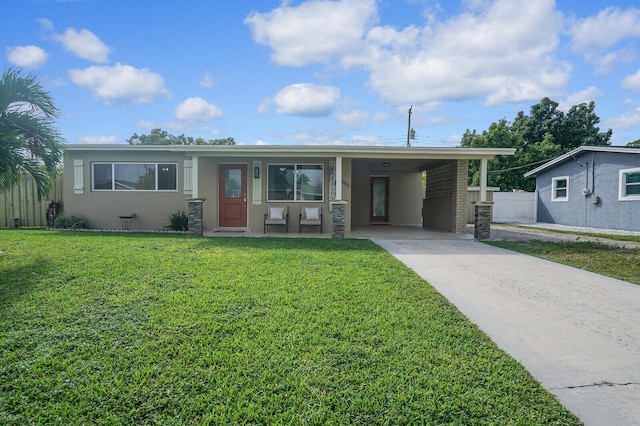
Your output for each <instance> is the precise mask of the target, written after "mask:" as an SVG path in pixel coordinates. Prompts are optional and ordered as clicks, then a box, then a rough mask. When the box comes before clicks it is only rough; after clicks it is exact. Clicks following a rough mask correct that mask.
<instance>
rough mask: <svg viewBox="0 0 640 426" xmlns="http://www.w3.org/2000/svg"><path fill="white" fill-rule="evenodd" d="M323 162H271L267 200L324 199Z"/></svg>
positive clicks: (268, 168) (268, 172) (268, 173)
mask: <svg viewBox="0 0 640 426" xmlns="http://www.w3.org/2000/svg"><path fill="white" fill-rule="evenodd" d="M323 200H324V166H323V165H322V164H269V165H268V166H267V201H323Z"/></svg>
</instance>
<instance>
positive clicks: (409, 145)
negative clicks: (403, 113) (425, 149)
mask: <svg viewBox="0 0 640 426" xmlns="http://www.w3.org/2000/svg"><path fill="white" fill-rule="evenodd" d="M412 109H413V105H411V106H410V107H409V126H408V127H407V148H409V147H411V144H410V143H409V138H410V137H411V110H412Z"/></svg>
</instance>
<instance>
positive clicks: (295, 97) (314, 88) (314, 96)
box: [273, 83, 340, 117]
mask: <svg viewBox="0 0 640 426" xmlns="http://www.w3.org/2000/svg"><path fill="white" fill-rule="evenodd" d="M339 97H340V90H339V89H338V88H337V87H332V86H318V85H315V84H311V83H300V84H292V85H289V86H287V87H285V88H284V89H282V90H280V92H278V94H276V96H275V97H274V98H273V102H274V103H275V104H276V110H277V112H278V113H279V114H288V115H301V116H306V117H320V116H327V115H329V114H331V112H332V111H333V109H334V106H335V103H336V101H337V100H338V98H339Z"/></svg>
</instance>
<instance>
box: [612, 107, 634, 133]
mask: <svg viewBox="0 0 640 426" xmlns="http://www.w3.org/2000/svg"><path fill="white" fill-rule="evenodd" d="M606 126H607V127H608V128H611V129H616V130H624V129H633V128H637V127H639V126H640V107H638V108H636V109H633V110H631V111H627V112H625V113H623V114H622V115H619V116H618V117H611V118H609V119H608V120H606Z"/></svg>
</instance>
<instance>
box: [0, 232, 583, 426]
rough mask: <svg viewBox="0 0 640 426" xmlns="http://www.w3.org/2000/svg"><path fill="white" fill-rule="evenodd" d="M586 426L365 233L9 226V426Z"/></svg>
mask: <svg viewBox="0 0 640 426" xmlns="http://www.w3.org/2000/svg"><path fill="white" fill-rule="evenodd" d="M41 423H42V424H65V425H68V424H136V425H138V424H163V425H172V424H175V425H179V424H434V425H435V424H437V425H443V424H455V425H460V424H499V425H505V424H523V425H534V424H539V425H551V424H568V425H575V424H579V423H580V422H579V420H578V419H577V418H575V417H574V416H573V415H572V414H570V413H569V412H568V411H566V410H565V409H564V408H563V407H562V406H561V405H560V404H559V403H558V402H557V401H556V399H555V398H554V397H553V396H551V395H550V394H549V393H547V392H546V391H545V390H543V389H542V388H541V387H540V385H539V384H538V383H537V382H536V381H535V380H534V379H532V377H531V376H530V375H529V373H528V372H527V371H526V370H525V369H524V368H523V367H522V366H521V365H520V364H518V363H517V362H516V361H514V360H513V359H511V358H510V357H508V356H507V355H506V354H505V353H503V352H502V351H501V350H499V349H498V348H497V347H496V346H495V344H494V343H493V342H492V341H491V340H489V339H488V338H487V337H486V336H485V335H484V334H483V333H482V332H480V331H479V330H478V328H477V327H476V326H474V325H473V324H471V323H470V322H469V321H468V320H467V319H465V318H464V317H463V316H462V315H461V314H460V313H459V312H458V311H457V310H456V309H455V307H453V306H452V305H451V304H450V303H448V302H447V301H446V300H445V299H444V298H443V297H442V296H440V295H439V294H438V293H437V292H436V291H435V290H434V289H433V288H432V287H431V286H430V285H428V284H427V283H425V282H424V281H423V280H421V279H420V278H419V277H418V276H417V275H416V274H414V273H413V272H412V271H410V270H408V269H407V268H405V267H404V266H403V265H402V264H401V263H400V262H398V261H396V260H395V259H394V258H393V257H392V256H390V255H389V254H388V253H386V252H385V251H383V250H382V249H380V248H379V247H378V246H376V245H375V244H373V243H371V242H369V241H366V240H329V239H315V240H314V239H277V238H257V239H248V238H226V239H225V238H190V237H186V236H176V235H173V236H172V235H152V234H108V233H104V234H103V233H64V232H54V231H39V230H31V231H29V230H19V231H10V230H0V424H41Z"/></svg>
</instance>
